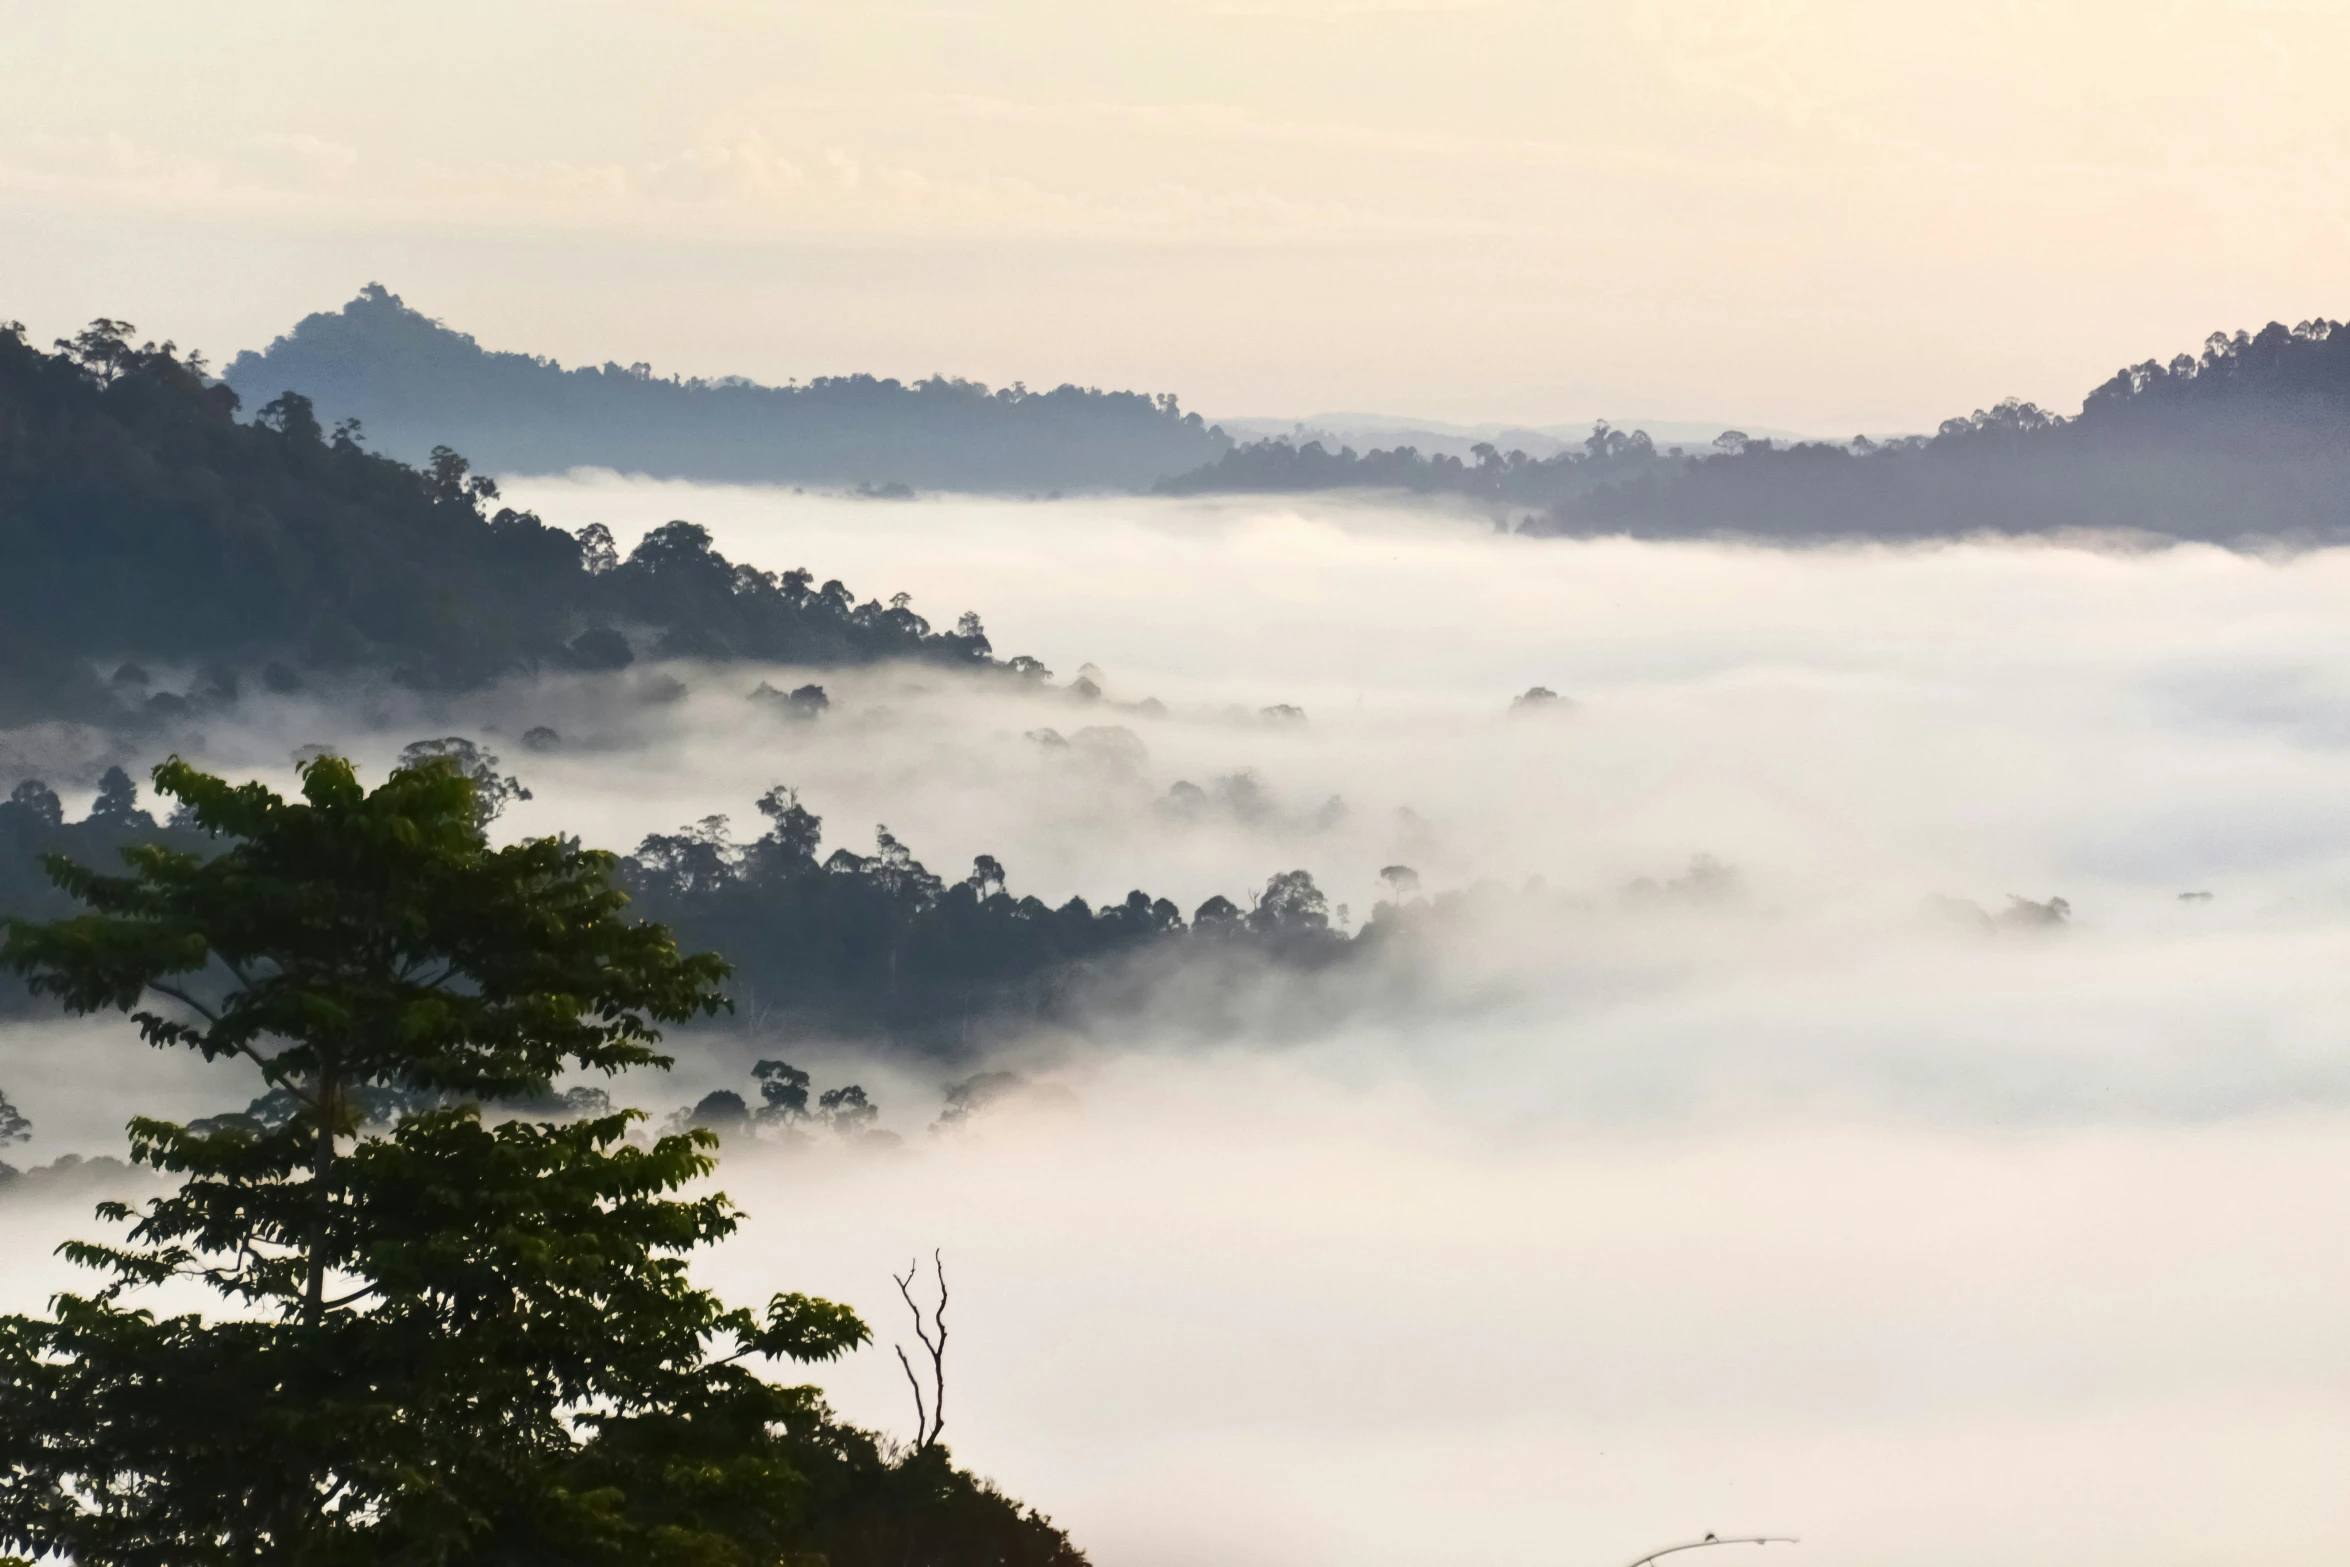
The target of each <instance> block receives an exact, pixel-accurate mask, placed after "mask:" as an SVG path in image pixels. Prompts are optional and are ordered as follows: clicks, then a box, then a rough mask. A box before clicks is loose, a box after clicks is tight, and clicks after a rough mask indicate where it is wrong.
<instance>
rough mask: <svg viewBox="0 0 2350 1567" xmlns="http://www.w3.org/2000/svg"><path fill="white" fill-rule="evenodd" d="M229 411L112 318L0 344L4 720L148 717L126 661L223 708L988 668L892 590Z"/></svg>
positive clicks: (969, 646) (450, 455)
mask: <svg viewBox="0 0 2350 1567" xmlns="http://www.w3.org/2000/svg"><path fill="white" fill-rule="evenodd" d="M237 408H238V398H237V394H236V393H235V392H234V391H233V390H232V389H230V388H229V387H226V386H222V385H217V384H211V383H209V382H208V381H207V379H206V377H205V376H204V374H203V373H202V366H201V363H200V362H199V361H196V360H194V359H192V358H191V359H181V358H179V357H178V356H177V355H176V353H175V352H174V350H173V348H172V346H171V345H170V344H169V343H165V344H163V345H161V346H160V347H158V346H156V345H154V344H151V343H150V344H146V345H144V346H139V347H134V346H132V337H131V328H130V327H129V326H128V325H127V324H126V323H122V322H116V321H100V322H98V323H96V324H94V325H93V326H92V327H91V328H90V329H89V330H88V331H86V332H84V333H82V334H81V335H80V336H79V337H77V338H76V339H74V340H73V341H72V342H71V343H66V344H60V345H59V351H58V352H56V353H43V352H42V351H40V350H39V349H37V348H34V347H33V346H32V345H31V344H29V343H28V342H26V340H25V337H24V331H23V328H22V327H20V326H15V325H13V324H10V325H6V326H0V562H5V569H4V570H0V725H5V724H13V723H21V722H25V721H27V720H29V719H35V718H44V717H58V716H71V717H80V718H87V719H94V720H103V719H106V718H108V717H110V716H122V715H124V714H125V713H126V712H127V711H129V710H130V709H131V707H132V705H133V704H138V703H150V704H151V703H152V702H154V701H156V700H159V699H158V698H155V697H151V696H149V695H147V693H146V691H145V687H144V683H143V682H144V675H143V673H142V672H141V670H140V669H139V668H138V667H128V668H124V669H120V670H117V669H116V667H115V666H116V665H117V663H118V662H120V663H123V664H126V665H131V666H136V661H139V660H147V661H155V662H162V663H167V664H177V665H179V666H182V667H183V668H195V669H199V670H202V671H203V672H204V680H205V683H206V686H207V689H218V690H221V691H224V692H230V693H233V692H234V690H235V689H236V687H237V684H238V682H239V681H240V680H251V679H258V680H260V681H262V682H264V683H266V684H268V685H271V686H274V687H278V688H281V689H283V688H290V687H292V686H294V685H297V684H299V683H301V682H302V681H303V680H304V679H306V678H308V677H309V676H310V675H311V674H312V673H313V672H318V671H335V670H362V671H371V672H378V673H382V674H384V675H388V676H391V677H393V678H395V679H399V680H402V681H405V682H407V683H410V684H414V685H418V686H430V687H444V688H446V687H464V686H470V685H477V684H480V683H482V682H485V681H488V680H491V679H495V678H496V677H498V676H500V675H502V674H505V673H508V672H510V671H518V670H525V669H531V668H539V667H570V668H583V669H611V668H617V667H620V666H622V665H625V664H627V663H629V662H631V661H632V659H634V658H635V657H637V656H638V655H640V654H646V655H651V656H657V657H697V658H713V659H723V658H731V657H746V658H759V659H767V660H774V661H777V662H790V663H801V664H816V665H830V664H842V663H859V662H866V661H870V660H876V659H883V658H919V659H928V660H937V661H943V662H948V663H954V664H964V665H972V664H979V665H984V664H987V663H989V662H990V658H989V652H990V650H989V647H988V642H987V637H986V634H985V632H984V630H983V629H982V628H981V626H980V623H979V619H978V617H977V616H976V615H971V614H966V615H964V616H963V617H962V619H961V620H960V621H959V622H958V624H957V626H956V628H955V629H954V630H953V631H947V632H940V631H934V630H933V629H932V628H931V626H930V624H929V622H927V621H926V620H924V619H923V618H922V617H921V616H920V615H918V614H916V613H915V612H914V610H913V608H912V607H911V605H910V604H909V603H908V602H907V601H906V600H905V598H904V597H903V595H900V596H899V597H898V598H895V599H893V600H892V601H891V602H890V603H889V604H888V605H886V606H884V605H882V604H880V603H877V602H872V601H868V602H866V603H864V604H859V603H857V602H856V600H855V599H854V597H853V596H852V595H851V594H850V593H849V591H848V589H847V588H846V587H844V586H843V585H842V584H841V583H839V582H826V583H824V584H823V585H822V586H821V587H819V586H818V585H817V584H816V581H815V579H814V577H813V576H812V575H811V574H810V573H808V572H806V571H788V572H783V573H780V574H779V573H771V572H762V571H756V570H753V569H752V568H750V567H748V566H738V565H736V564H734V563H732V562H730V561H728V560H727V559H726V558H725V557H723V556H721V555H719V554H717V553H716V552H715V551H714V550H712V549H711V547H710V538H709V535H708V534H707V533H705V532H704V531H703V530H702V529H701V528H699V527H696V526H694V525H693V524H691V523H687V522H673V523H669V524H667V525H665V526H663V527H661V528H659V529H656V530H655V531H654V532H653V533H651V534H650V535H648V536H647V537H646V538H645V539H644V541H643V542H642V543H640V544H639V545H638V546H637V547H636V549H635V550H634V551H633V552H632V553H631V554H630V555H628V557H627V558H626V559H622V558H621V557H620V556H619V554H618V552H617V551H616V550H615V549H614V547H613V541H612V538H611V536H610V535H609V534H608V533H607V532H605V531H604V530H603V529H602V528H601V527H597V526H591V527H589V528H586V529H583V530H582V531H581V532H580V533H579V534H577V535H574V534H571V533H567V532H565V531H563V530H562V529H560V528H554V527H550V526H548V525H547V524H545V523H543V522H541V521H540V520H539V519H538V518H537V517H535V516H533V515H532V514H530V513H528V512H520V511H515V510H513V509H511V508H498V507H496V506H495V501H496V497H497V486H496V485H495V484H494V483H492V482H491V481H489V480H487V479H484V478H480V477H477V476H474V475H472V474H471V473H470V472H469V471H468V468H467V464H466V461H465V459H464V458H462V457H460V456H458V455H457V454H456V453H455V452H452V451H450V450H448V449H447V448H445V447H444V448H442V449H440V450H439V451H438V452H436V453H435V454H434V456H433V458H432V460H431V461H430V462H429V463H428V464H427V465H426V466H424V467H422V468H416V467H410V466H408V465H406V464H403V463H400V462H396V461H394V460H392V459H390V458H388V457H382V456H377V455H375V454H373V453H371V452H369V451H368V450H367V449H366V447H365V446H364V445H363V444H362V437H361V435H360V432H359V431H358V430H357V429H356V428H354V427H352V426H348V425H345V426H341V427H339V428H336V429H334V430H331V431H330V430H327V429H324V428H322V427H321V424H320V421H319V419H318V417H317V415H316V413H315V412H314V410H313V409H312V407H311V405H310V403H309V402H308V401H307V400H306V399H304V398H303V397H301V396H299V395H296V394H282V395H279V396H276V397H273V398H272V399H271V400H270V401H269V402H267V403H266V404H265V405H264V406H262V407H261V408H260V409H259V410H258V412H257V413H256V415H255V417H254V418H253V420H252V421H251V422H249V423H248V422H243V421H240V420H239V419H238V418H237V417H236V413H237ZM108 672H111V673H113V674H114V676H115V678H114V679H113V680H111V681H108V680H105V679H102V678H101V675H102V674H103V673H108ZM168 700H171V701H178V700H181V699H180V698H178V697H172V698H169V699H168Z"/></svg>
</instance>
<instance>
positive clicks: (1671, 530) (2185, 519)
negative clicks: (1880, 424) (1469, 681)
mask: <svg viewBox="0 0 2350 1567" xmlns="http://www.w3.org/2000/svg"><path fill="white" fill-rule="evenodd" d="M1320 433H1321V432H1319V431H1308V430H1305V429H1303V428H1301V429H1300V430H1299V431H1297V432H1296V433H1295V434H1290V435H1281V436H1276V437H1273V438H1270V439H1260V440H1253V441H1249V442H1247V443H1245V444H1243V445H1239V446H1235V447H1234V448H1233V449H1232V450H1231V451H1229V452H1227V453H1225V454H1224V455H1223V456H1222V457H1221V458H1219V459H1218V460H1217V461H1215V462H1214V463H1211V464H1207V465H1205V466H1203V467H1201V468H1199V469H1197V470H1195V471H1194V472H1191V473H1187V474H1182V475H1179V476H1177V477H1176V478H1174V479H1170V480H1166V481H1163V482H1162V483H1161V484H1160V486H1159V488H1160V489H1161V490H1162V491H1163V492H1165V493H1168V494H1176V495H1203V494H1216V493H1227V494H1232V493H1238V494H1247V493H1298V492H1305V491H1329V490H1344V489H1364V490H1400V491H1408V492H1413V493H1419V494H1442V495H1456V496H1461V497H1466V498H1470V499H1472V500H1474V501H1476V502H1479V503H1482V504H1485V505H1489V506H1491V507H1493V508H1494V509H1495V513H1496V516H1497V518H1498V519H1499V520H1501V521H1502V522H1504V523H1505V524H1506V523H1510V522H1512V521H1514V523H1515V526H1516V527H1517V530H1518V531H1519V532H1521V533H1550V534H1574V535H1590V534H1628V535H1631V536H1633V537H1637V538H1657V539H1670V538H1706V537H1717V536H1718V537H1742V538H1755V539H1769V540H1779V541H1788V542H1794V541H1814V540H1831V539H1928V538H1953V537H1962V536H1965V535H1968V534H1976V533H1994V534H2049V533H2100V534H2117V533H2119V534H2137V535H2144V536H2148V537H2153V538H2173V539H2196V540H2203V541H2208V542H2212V543H2220V544H2229V545H2237V544H2264V543H2272V542H2276V543H2285V544H2290V545H2310V544H2341V543H2346V542H2350V327H2346V326H2345V325H2344V324H2343V323H2341V322H2337V321H2328V320H2324V319H2317V320H2309V321H2303V322H2301V323H2299V324H2298V325H2295V326H2291V327H2288V326H2285V325H2284V324H2282V323H2281V322H2271V323H2269V324H2268V325H2267V326H2266V327H2264V328H2262V329H2261V330H2260V331H2259V332H2257V333H2254V332H2243V331H2239V332H2236V333H2233V334H2230V333H2225V332H2214V333H2213V334H2211V336H2210V337H2209V338H2207V339H2206V340H2205V341H2204V344H2203V352H2202V353H2201V354H2200V355H2195V354H2179V355H2176V356H2174V357H2173V358H2171V359H2170V360H2169V361H2167V362H2162V361H2157V360H2151V359H2149V360H2147V361H2145V362H2143V363H2141V364H2136V365H2130V366H2127V367H2125V368H2123V369H2122V370H2119V371H2117V372H2116V373H2115V374H2114V375H2113V376H2112V377H2110V378H2109V379H2107V380H2106V381H2104V382H2103V383H2101V384H2100V385H2098V386H2097V387H2096V388H2094V389H2093V390H2091V391H2090V392H2089V393H2088V395H2087V396H2086V397H2085V398H2084V399H2083V400H2082V404H2081V411H2080V412H2079V413H2077V414H2073V415H2069V416H2067V415H2063V414H2058V413H2053V412H2051V411H2049V410H2048V409H2045V408H2041V407H2039V406H2037V405H2035V404H2032V403H2026V402H2020V401H2017V400H2016V399H2013V398H2010V399H2008V400H2007V401H2005V402H2002V403H2000V404H1998V405H1997V406H1995V407H1993V408H1989V409H1977V410H1976V411H1975V412H1974V413H1972V414H1970V415H1967V416H1965V417H1962V418H1954V419H1946V420H1944V421H1943V422H1942V425H1941V427H1940V428H1939V429H1938V430H1936V431H1935V433H1934V434H1932V435H1930V436H1929V435H1914V436H1903V437H1899V438H1896V439H1892V440H1884V441H1877V440H1870V439H1868V438H1866V437H1856V438H1855V439H1853V440H1851V441H1849V442H1835V441H1792V442H1790V441H1785V440H1778V439H1764V438H1757V437H1755V436H1753V435H1751V434H1748V433H1745V432H1741V431H1734V430H1733V431H1726V432H1724V433H1722V434H1721V435H1719V436H1718V437H1716V438H1715V439H1714V440H1713V441H1712V442H1711V443H1710V446H1708V447H1703V448H1699V449H1697V450H1695V451H1687V450H1684V449H1683V448H1681V447H1679V446H1674V447H1671V448H1669V449H1660V443H1659V442H1658V441H1657V440H1655V439H1653V438H1652V436H1651V434H1650V433H1649V432H1647V431H1644V430H1637V429H1634V430H1623V429H1611V428H1609V427H1608V426H1606V425H1604V424H1602V425H1599V426H1597V427H1595V428H1594V429H1593V430H1592V431H1591V433H1590V434H1589V435H1588V436H1586V437H1585V438H1584V440H1583V441H1582V443H1581V445H1580V446H1579V447H1560V446H1557V445H1555V444H1554V445H1552V446H1551V449H1549V450H1544V449H1542V446H1541V445H1540V444H1538V443H1533V442H1529V443H1526V444H1524V445H1517V446H1514V447H1513V446H1511V445H1505V444H1504V443H1503V441H1502V440H1501V439H1500V438H1493V439H1488V440H1484V441H1479V442H1477V443H1476V444H1474V445H1472V446H1470V447H1469V448H1468V450H1467V451H1466V452H1465V453H1463V452H1460V451H1459V450H1458V449H1457V442H1447V443H1446V446H1448V447H1451V448H1453V449H1445V448H1444V447H1437V446H1434V445H1433V443H1432V444H1431V446H1429V447H1420V446H1416V445H1414V444H1411V443H1409V442H1408V441H1405V440H1400V439H1396V438H1394V437H1392V436H1390V437H1387V438H1386V439H1385V440H1383V441H1382V443H1381V444H1378V445H1375V446H1369V449H1367V450H1360V451H1358V450H1356V449H1355V448H1354V447H1353V446H1352V445H1351V444H1348V443H1346V442H1343V441H1337V440H1327V439H1318V438H1312V437H1315V436H1318V435H1320ZM1512 433H1523V432H1512ZM1545 439H1547V438H1545ZM1366 444H1367V445H1368V443H1366ZM1530 448H1531V449H1530Z"/></svg>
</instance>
